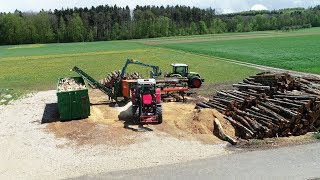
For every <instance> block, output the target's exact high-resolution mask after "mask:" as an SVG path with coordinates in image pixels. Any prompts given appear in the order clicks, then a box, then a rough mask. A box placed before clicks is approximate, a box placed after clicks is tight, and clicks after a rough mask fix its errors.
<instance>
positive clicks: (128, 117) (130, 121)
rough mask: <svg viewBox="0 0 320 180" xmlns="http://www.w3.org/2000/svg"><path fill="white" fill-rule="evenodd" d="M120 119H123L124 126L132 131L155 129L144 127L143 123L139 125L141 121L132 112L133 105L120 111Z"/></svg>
mask: <svg viewBox="0 0 320 180" xmlns="http://www.w3.org/2000/svg"><path fill="white" fill-rule="evenodd" d="M118 119H119V120H120V121H123V127H124V128H125V129H130V130H132V131H137V132H145V131H153V129H150V128H148V127H144V126H142V125H139V122H138V121H137V120H136V121H135V120H134V117H133V114H132V105H131V106H129V107H128V108H127V109H124V110H123V111H121V112H120V114H119V115H118Z"/></svg>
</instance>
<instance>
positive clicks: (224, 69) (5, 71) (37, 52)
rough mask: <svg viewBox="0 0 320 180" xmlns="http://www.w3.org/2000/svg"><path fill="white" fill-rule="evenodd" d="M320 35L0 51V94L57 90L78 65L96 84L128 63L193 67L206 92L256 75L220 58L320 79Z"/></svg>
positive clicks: (235, 36)
mask: <svg viewBox="0 0 320 180" xmlns="http://www.w3.org/2000/svg"><path fill="white" fill-rule="evenodd" d="M205 30H206V28H205V27H204V26H203V31H205ZM319 34H320V28H312V29H309V30H307V31H306V30H299V31H296V32H277V31H266V32H249V33H228V34H220V35H201V36H200V35H195V36H188V37H176V38H173V37H170V38H155V39H146V40H130V41H129V40H127V41H107V42H106V41H104V42H91V43H62V44H33V45H18V46H0V65H1V68H2V70H1V71H0V88H12V89H15V90H18V91H20V90H28V91H30V90H31V91H34V90H48V89H55V86H56V81H57V78H59V77H65V76H77V74H76V73H74V72H70V69H71V68H72V67H73V66H75V65H76V66H78V67H80V68H82V69H83V70H85V71H86V72H88V73H89V74H90V75H92V76H93V77H94V78H96V79H102V78H104V77H105V76H106V75H107V74H108V73H109V72H111V71H114V70H120V69H121V68H122V66H123V65H124V63H125V60H126V59H127V58H133V59H139V60H141V61H143V62H145V63H148V64H154V65H159V66H160V68H161V69H162V70H163V72H170V71H171V67H170V64H171V63H179V62H180V63H186V64H189V65H190V70H191V71H195V72H199V73H200V74H201V76H203V78H204V79H205V85H208V86H207V87H208V88H210V87H211V85H213V84H225V83H230V82H236V81H239V80H241V79H243V78H244V77H246V76H249V75H252V74H254V73H257V72H258V70H256V69H253V68H248V67H244V66H240V65H236V64H233V63H231V62H226V61H223V60H221V58H229V59H232V60H239V61H244V62H251V63H255V64H262V65H268V66H274V67H280V68H286V69H293V70H298V71H305V72H313V73H320V68H319V67H320V64H319V63H320V62H319V61H318V60H317V58H318V49H319V48H320V47H319V46H320V45H319V44H318V41H319V40H320V35H319ZM128 71H129V72H133V71H138V72H142V73H143V74H144V76H145V77H147V76H148V74H149V71H150V69H148V68H145V67H139V66H135V65H132V66H129V69H128ZM207 90H208V89H204V90H203V91H207Z"/></svg>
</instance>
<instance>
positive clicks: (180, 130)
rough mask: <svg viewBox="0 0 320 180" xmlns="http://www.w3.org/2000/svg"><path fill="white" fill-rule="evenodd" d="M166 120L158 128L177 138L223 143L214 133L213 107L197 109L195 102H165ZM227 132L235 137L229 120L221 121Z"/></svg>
mask: <svg viewBox="0 0 320 180" xmlns="http://www.w3.org/2000/svg"><path fill="white" fill-rule="evenodd" d="M163 108H164V115H163V117H164V122H163V123H162V124H161V125H158V126H157V127H156V128H157V129H158V130H160V131H163V132H165V133H167V134H170V135H172V136H174V137H176V138H179V139H184V140H198V141H201V142H203V143H205V144H215V143H221V142H222V141H221V140H220V139H218V138H217V137H216V136H214V135H213V121H214V118H215V117H214V116H213V112H212V110H211V109H203V110H195V109H194V106H193V104H182V103H174V102H171V103H164V104H163ZM220 123H221V125H222V127H223V128H224V131H225V133H226V134H228V135H230V136H231V137H235V130H234V128H233V126H232V125H231V124H230V123H229V122H228V121H222V122H220Z"/></svg>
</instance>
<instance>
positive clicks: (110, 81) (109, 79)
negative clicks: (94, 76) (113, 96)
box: [100, 71, 141, 87]
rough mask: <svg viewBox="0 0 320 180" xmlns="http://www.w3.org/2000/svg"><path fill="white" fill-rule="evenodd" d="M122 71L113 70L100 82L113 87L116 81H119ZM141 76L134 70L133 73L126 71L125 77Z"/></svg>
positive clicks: (136, 77) (134, 77)
mask: <svg viewBox="0 0 320 180" xmlns="http://www.w3.org/2000/svg"><path fill="white" fill-rule="evenodd" d="M120 74H121V71H113V72H111V73H109V74H108V75H107V76H106V78H104V79H102V80H100V83H101V84H103V85H104V86H106V87H112V86H113V85H114V84H115V83H116V82H118V81H119V78H120ZM139 78H141V76H140V74H139V73H137V72H134V73H132V74H129V73H126V74H125V75H124V79H139Z"/></svg>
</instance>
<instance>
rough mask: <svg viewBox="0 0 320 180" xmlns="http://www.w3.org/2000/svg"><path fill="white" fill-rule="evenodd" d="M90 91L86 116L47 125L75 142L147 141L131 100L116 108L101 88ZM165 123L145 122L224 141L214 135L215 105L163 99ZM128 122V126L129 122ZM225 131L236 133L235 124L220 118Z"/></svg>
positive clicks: (183, 135) (189, 137) (168, 131)
mask: <svg viewBox="0 0 320 180" xmlns="http://www.w3.org/2000/svg"><path fill="white" fill-rule="evenodd" d="M89 93H90V102H91V107H90V108H91V115H90V117H89V118H87V119H85V120H75V121H70V122H56V123H51V124H49V125H48V129H49V131H50V132H53V133H54V134H55V135H56V136H57V137H58V138H66V139H68V140H70V141H71V142H72V144H76V145H83V144H112V145H113V146H126V145H130V144H133V143H139V142H143V141H145V139H144V138H143V137H144V136H143V135H144V132H137V131H136V130H137V129H138V126H137V125H132V124H130V122H131V121H130V115H129V114H130V112H131V109H130V108H131V106H130V103H129V104H127V105H126V106H123V107H119V108H115V107H112V103H111V102H110V101H109V100H108V98H107V96H105V95H104V94H103V93H100V92H99V91H96V90H93V91H92V92H89ZM162 106H163V123H162V124H159V125H148V126H145V127H146V128H148V129H151V131H153V132H155V133H157V134H159V135H164V136H170V137H174V138H177V139H180V140H186V141H200V142H202V143H204V144H218V143H223V141H221V140H220V139H219V138H217V137H216V136H214V135H213V127H214V126H213V121H214V118H215V117H214V116H213V113H212V109H202V110H196V109H194V104H186V103H178V102H168V103H163V104H162ZM127 123H129V128H128V127H126V124H127ZM220 123H221V125H222V127H223V128H224V131H225V133H226V134H228V135H229V136H231V137H235V131H234V128H233V127H232V126H231V124H230V123H229V122H228V121H220Z"/></svg>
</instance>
